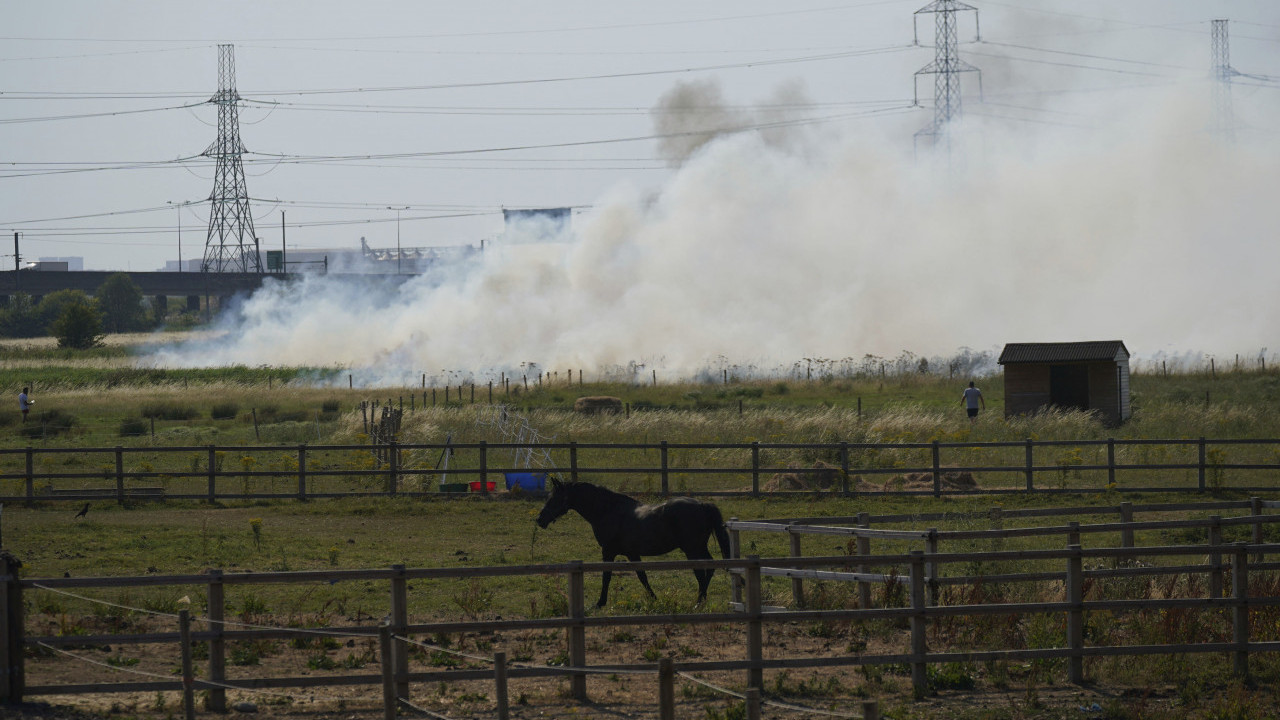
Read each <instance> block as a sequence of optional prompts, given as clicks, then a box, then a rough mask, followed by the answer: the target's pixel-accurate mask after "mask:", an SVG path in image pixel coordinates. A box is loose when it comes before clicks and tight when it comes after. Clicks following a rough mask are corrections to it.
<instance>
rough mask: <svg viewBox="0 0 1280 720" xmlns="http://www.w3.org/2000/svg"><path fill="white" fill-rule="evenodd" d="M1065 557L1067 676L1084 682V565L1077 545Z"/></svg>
mask: <svg viewBox="0 0 1280 720" xmlns="http://www.w3.org/2000/svg"><path fill="white" fill-rule="evenodd" d="M1068 550H1070V551H1071V555H1070V556H1069V557H1067V603H1068V604H1069V605H1070V608H1069V609H1068V610H1067V647H1068V648H1069V649H1070V650H1071V656H1070V657H1069V658H1068V661H1069V664H1068V670H1067V676H1068V679H1069V680H1070V682H1072V683H1075V684H1079V683H1082V682H1084V653H1083V650H1084V563H1083V559H1082V556H1081V550H1080V545H1079V544H1074V545H1071V546H1070V547H1069V548H1068Z"/></svg>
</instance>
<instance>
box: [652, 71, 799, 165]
mask: <svg viewBox="0 0 1280 720" xmlns="http://www.w3.org/2000/svg"><path fill="white" fill-rule="evenodd" d="M809 102H810V101H809V98H808V97H807V96H806V94H805V91H804V85H803V83H801V82H800V81H799V80H793V81H790V82H786V83H783V84H782V85H780V86H778V87H777V88H776V89H775V90H774V92H773V94H772V95H771V97H770V98H769V99H767V100H766V101H765V102H763V103H761V104H760V105H759V106H758V107H755V108H742V107H734V106H730V105H728V104H726V103H725V100H724V92H723V91H722V90H721V88H720V84H719V83H718V82H716V81H715V80H692V81H687V82H680V83H677V84H676V85H675V86H674V87H672V88H671V90H668V91H667V92H666V93H664V94H663V95H662V97H660V98H659V99H658V102H657V104H655V105H654V107H653V110H652V111H651V114H652V116H653V124H654V130H655V132H656V133H657V135H658V136H659V138H660V139H659V140H658V154H659V155H660V156H661V157H662V158H663V159H664V160H666V161H667V164H668V165H670V166H672V167H679V166H680V165H682V164H684V162H685V161H686V160H688V159H689V158H690V157H691V156H692V155H693V154H694V153H695V152H696V151H697V150H698V149H699V148H701V147H703V146H705V145H706V144H708V143H710V142H711V141H713V140H715V139H716V138H718V137H721V136H724V135H726V134H731V133H734V132H738V131H741V129H742V128H747V127H761V128H763V129H762V130H759V131H758V132H759V133H760V136H761V138H762V139H763V140H764V141H765V142H767V143H768V144H770V145H778V146H786V145H788V144H789V143H790V138H792V137H793V136H794V133H793V132H791V131H790V129H789V128H788V127H787V122H788V121H790V120H794V119H795V118H796V117H797V116H798V113H797V108H801V107H804V106H805V105H807V104H809Z"/></svg>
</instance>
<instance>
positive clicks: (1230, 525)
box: [725, 497, 1280, 609]
mask: <svg viewBox="0 0 1280 720" xmlns="http://www.w3.org/2000/svg"><path fill="white" fill-rule="evenodd" d="M1276 508H1280V502H1278V501H1275V500H1264V499H1262V498H1259V497H1252V498H1249V499H1248V500H1240V501H1222V502H1208V503H1151V504H1139V505H1135V504H1133V503H1130V502H1122V503H1119V504H1118V505H1108V506H1083V507H1064V508H1025V509H1012V510H1006V509H1004V508H1001V507H999V506H996V507H992V508H990V509H989V510H987V511H986V512H977V513H921V514H916V515H871V514H870V513H865V512H864V513H859V514H858V515H857V516H853V517H824V518H795V519H790V520H746V521H743V520H739V519H737V518H730V519H729V520H728V521H727V522H726V523H725V526H726V527H727V528H728V530H729V545H730V548H731V551H732V554H733V555H734V556H735V557H738V556H740V555H741V548H742V547H743V535H744V533H770V534H785V535H786V536H787V538H788V549H789V553H790V557H793V558H794V557H803V554H804V553H803V538H804V537H806V536H810V537H812V538H815V539H826V538H836V539H839V540H842V541H844V542H845V543H846V551H847V554H850V555H854V556H859V555H871V554H872V548H871V543H872V541H873V540H874V541H877V542H878V543H881V544H889V545H892V549H893V550H895V551H898V550H901V549H902V548H903V547H904V546H906V547H912V546H915V547H917V548H918V549H921V550H923V551H924V552H925V553H926V554H928V555H936V554H938V553H939V552H941V550H942V546H943V544H944V543H948V544H952V545H959V546H962V547H959V548H957V549H956V550H952V553H954V554H963V553H964V552H968V551H972V550H974V549H975V548H992V549H998V548H1002V547H1003V546H1004V545H1005V544H1006V542H1008V541H1014V540H1019V539H1030V538H1047V539H1049V542H1050V543H1052V539H1053V538H1055V537H1057V538H1065V540H1066V542H1065V544H1066V545H1067V546H1068V547H1071V546H1076V545H1080V544H1081V543H1082V540H1083V538H1085V537H1088V536H1106V541H1108V542H1116V543H1117V544H1118V546H1119V547H1120V548H1134V547H1136V543H1135V539H1136V538H1137V537H1138V534H1139V533H1146V534H1149V535H1154V536H1156V537H1161V536H1163V534H1167V533H1170V532H1183V533H1186V534H1194V535H1199V534H1203V536H1204V537H1205V554H1206V557H1207V558H1208V559H1209V565H1210V566H1211V568H1213V569H1211V570H1210V572H1209V574H1208V593H1209V597H1211V598H1220V597H1222V593H1223V567H1224V565H1223V557H1222V552H1221V550H1220V548H1221V547H1222V546H1223V545H1229V544H1231V542H1232V541H1230V540H1227V536H1228V535H1231V536H1236V537H1241V536H1248V537H1249V539H1250V542H1251V544H1252V545H1253V546H1256V547H1265V544H1264V540H1265V539H1266V538H1267V537H1268V536H1275V537H1280V513H1265V512H1264V511H1266V510H1274V509H1276ZM1232 510H1247V511H1248V514H1247V515H1238V516H1234V517H1223V516H1222V515H1220V514H1206V513H1218V512H1221V511H1232ZM1139 513H1144V514H1153V515H1154V514H1169V513H1182V514H1188V515H1190V514H1195V515H1199V516H1200V517H1183V518H1179V519H1176V520H1145V521H1136V520H1134V516H1135V515H1137V514H1139ZM1113 514H1114V515H1118V516H1119V520H1118V521H1117V522H1098V523H1089V524H1082V523H1081V522H1080V521H1079V520H1069V521H1067V522H1066V523H1065V524H1063V525H1053V526H1034V527H1018V528H1005V527H1004V523H1005V521H1006V520H1015V519H1020V518H1041V517H1062V516H1070V517H1087V516H1097V515H1113ZM972 520H982V521H986V522H989V523H990V525H991V527H990V528H989V529H985V530H983V529H963V530H940V529H938V528H937V527H930V528H925V529H921V530H903V529H896V528H895V529H888V528H874V527H872V525H873V524H881V525H883V524H890V523H917V524H918V523H926V522H935V521H947V522H950V523H957V522H960V523H966V521H972ZM1264 559H1265V558H1264V556H1263V554H1262V553H1261V552H1259V553H1258V554H1256V555H1255V556H1254V562H1256V563H1261V562H1263V561H1264ZM1194 571H1196V570H1195V569H1194V568H1190V569H1189V568H1186V567H1181V566H1173V567H1165V568H1161V569H1160V570H1159V571H1158V572H1160V573H1163V574H1166V575H1176V574H1178V573H1184V572H1194ZM761 572H762V573H763V574H764V575H765V576H774V577H784V578H788V579H790V581H791V600H792V603H793V606H795V607H804V606H805V596H804V581H805V580H806V579H813V580H834V581H846V582H853V583H855V584H856V585H857V587H858V597H859V603H860V605H861V606H862V607H867V606H869V605H870V603H871V585H872V583H871V580H870V579H869V577H868V576H867V575H866V574H867V573H868V569H867V568H866V567H865V566H859V567H858V568H857V570H856V572H854V573H840V572H831V571H825V570H796V569H794V568H790V567H786V566H782V567H769V566H766V567H763V568H762V569H761ZM1151 572H1156V571H1147V570H1142V571H1139V572H1137V573H1133V572H1132V571H1130V570H1128V569H1115V570H1099V571H1097V572H1095V573H1094V576H1096V577H1107V576H1114V577H1119V576H1124V575H1128V574H1137V575H1146V574H1150V573H1151ZM1057 577H1059V574H1058V573H1056V572H1042V573H1026V572H1020V573H1006V574H1000V573H988V574H984V575H982V576H981V578H977V577H976V576H955V577H944V576H943V575H942V574H941V571H940V566H938V565H936V564H932V563H931V564H930V565H929V567H928V568H927V576H926V579H927V583H928V591H929V600H930V603H931V604H933V603H936V602H937V600H938V595H939V589H940V587H942V586H946V585H964V584H973V583H974V582H975V581H976V580H978V579H980V580H981V581H982V582H986V583H1001V582H1010V581H1033V580H1053V579H1055V578H1057ZM731 606H732V607H734V608H736V609H742V608H743V607H745V606H744V604H743V588H742V584H741V583H740V582H739V583H735V584H734V585H733V598H732V604H731Z"/></svg>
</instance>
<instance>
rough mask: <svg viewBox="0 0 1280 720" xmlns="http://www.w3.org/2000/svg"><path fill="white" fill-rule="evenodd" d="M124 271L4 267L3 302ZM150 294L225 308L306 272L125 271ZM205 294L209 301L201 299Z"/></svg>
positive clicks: (91, 284)
mask: <svg viewBox="0 0 1280 720" xmlns="http://www.w3.org/2000/svg"><path fill="white" fill-rule="evenodd" d="M116 272H119V271H108V270H72V271H60V270H7V271H0V304H4V305H7V304H8V302H9V298H11V297H12V296H14V295H16V294H18V293H26V294H27V295H30V296H31V298H32V300H34V301H36V302H39V301H40V299H41V298H43V297H44V296H45V295H48V294H49V293H53V292H57V291H58V290H83V291H84V292H86V293H89V294H90V295H92V294H93V293H94V292H96V291H97V289H98V288H99V287H101V286H102V283H103V282H105V281H106V279H107V278H108V277H110V276H112V275H114V274H116ZM125 274H126V275H128V276H129V278H130V279H132V280H133V282H134V283H136V284H137V285H138V288H139V289H141V290H142V294H143V296H144V297H150V298H154V301H155V303H156V307H157V308H158V309H159V310H160V311H161V312H164V311H165V310H166V309H167V308H168V301H169V298H171V297H176V298H185V299H186V310H187V311H188V312H199V311H200V310H201V308H202V307H203V308H204V309H205V310H211V309H213V308H221V307H223V306H224V305H225V303H226V302H227V300H229V299H230V298H231V297H233V296H235V295H247V294H249V293H252V292H253V291H254V290H257V289H258V288H260V287H262V284H263V283H264V282H266V281H267V280H268V279H275V280H277V281H283V282H288V281H291V280H297V279H299V278H301V277H302V274H301V273H288V274H281V273H239V272H224V273H204V272H125ZM328 277H331V278H334V279H338V280H343V279H345V280H349V281H357V280H358V281H362V282H366V283H371V284H379V283H391V284H400V283H402V282H404V281H406V280H408V279H410V278H412V277H416V275H409V274H405V275H372V274H354V273H329V274H328ZM202 298H203V299H204V304H203V306H202V305H201V299H202Z"/></svg>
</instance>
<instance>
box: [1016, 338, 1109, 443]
mask: <svg viewBox="0 0 1280 720" xmlns="http://www.w3.org/2000/svg"><path fill="white" fill-rule="evenodd" d="M1000 364H1001V365H1003V366H1004V396H1005V400H1004V414H1005V417H1008V416H1010V415H1021V414H1026V413H1033V412H1035V411H1036V410H1039V409H1042V408H1045V407H1050V406H1054V407H1060V408H1074V409H1079V410H1093V411H1095V412H1097V413H1098V414H1099V415H1101V416H1102V418H1103V420H1104V421H1105V422H1107V423H1108V424H1111V425H1119V424H1120V423H1122V422H1124V421H1125V420H1128V419H1129V416H1130V415H1131V414H1132V409H1131V408H1130V405H1129V350H1128V349H1127V348H1125V346H1124V343H1123V342H1121V341H1119V340H1100V341H1093V342H1062V343H1009V344H1008V345H1005V346H1004V351H1003V352H1001V353H1000Z"/></svg>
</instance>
